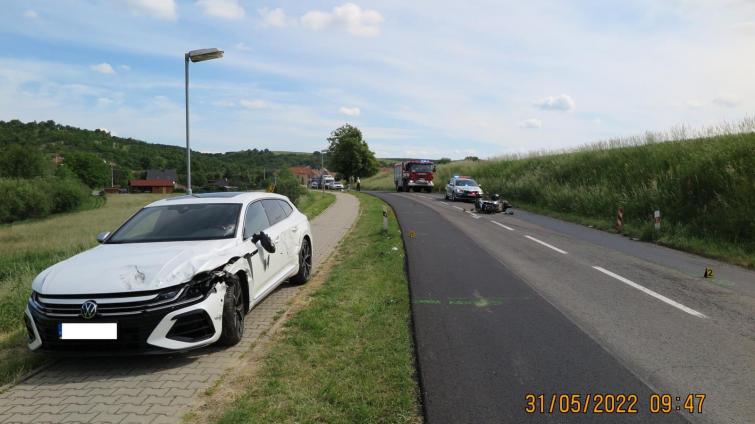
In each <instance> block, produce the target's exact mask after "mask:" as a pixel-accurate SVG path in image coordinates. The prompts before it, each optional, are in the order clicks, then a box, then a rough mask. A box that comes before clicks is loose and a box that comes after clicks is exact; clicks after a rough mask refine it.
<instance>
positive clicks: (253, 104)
mask: <svg viewBox="0 0 755 424" xmlns="http://www.w3.org/2000/svg"><path fill="white" fill-rule="evenodd" d="M239 104H240V105H241V107H244V108H247V109H264V108H265V107H267V103H265V102H264V101H262V100H239Z"/></svg>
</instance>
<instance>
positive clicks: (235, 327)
mask: <svg viewBox="0 0 755 424" xmlns="http://www.w3.org/2000/svg"><path fill="white" fill-rule="evenodd" d="M245 316H246V307H245V305H244V292H243V291H242V290H241V281H240V280H239V278H238V277H236V276H234V277H233V280H231V281H229V282H227V283H226V290H225V298H224V299H223V332H222V333H221V334H220V339H218V344H219V345H221V346H233V345H235V344H237V343H238V342H240V341H241V339H242V338H243V337H244V317H245Z"/></svg>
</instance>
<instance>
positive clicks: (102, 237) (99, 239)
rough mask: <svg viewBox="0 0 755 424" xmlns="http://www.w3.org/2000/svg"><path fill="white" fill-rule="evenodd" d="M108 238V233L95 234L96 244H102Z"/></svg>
mask: <svg viewBox="0 0 755 424" xmlns="http://www.w3.org/2000/svg"><path fill="white" fill-rule="evenodd" d="M108 236H110V231H103V232H101V233H99V234H97V243H104V242H105V240H107V238H108Z"/></svg>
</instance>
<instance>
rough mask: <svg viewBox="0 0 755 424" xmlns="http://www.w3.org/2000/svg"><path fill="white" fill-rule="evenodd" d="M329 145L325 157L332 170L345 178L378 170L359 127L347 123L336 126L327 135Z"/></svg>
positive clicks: (373, 155)
mask: <svg viewBox="0 0 755 424" xmlns="http://www.w3.org/2000/svg"><path fill="white" fill-rule="evenodd" d="M328 142H329V143H330V147H329V148H328V155H327V156H326V157H325V159H326V160H327V162H328V165H329V166H330V167H332V168H333V170H334V171H336V172H338V173H339V174H342V175H343V176H344V177H346V178H347V179H351V178H352V177H369V176H372V175H375V174H376V173H377V171H378V161H377V159H375V153H373V152H372V151H371V150H370V148H369V146H368V145H367V142H366V141H364V139H363V138H362V132H361V131H359V128H357V127H353V126H351V125H349V124H346V125H343V126H341V127H340V128H337V129H336V130H334V131H333V132H332V133H330V137H328Z"/></svg>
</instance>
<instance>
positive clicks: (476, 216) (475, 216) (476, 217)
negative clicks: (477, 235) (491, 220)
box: [469, 212, 480, 219]
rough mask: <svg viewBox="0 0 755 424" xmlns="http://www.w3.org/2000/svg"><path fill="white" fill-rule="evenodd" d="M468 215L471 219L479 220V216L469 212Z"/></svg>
mask: <svg viewBox="0 0 755 424" xmlns="http://www.w3.org/2000/svg"><path fill="white" fill-rule="evenodd" d="M469 214H470V215H472V218H474V219H480V215H477V214H476V213H473V212H470V213H469Z"/></svg>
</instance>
